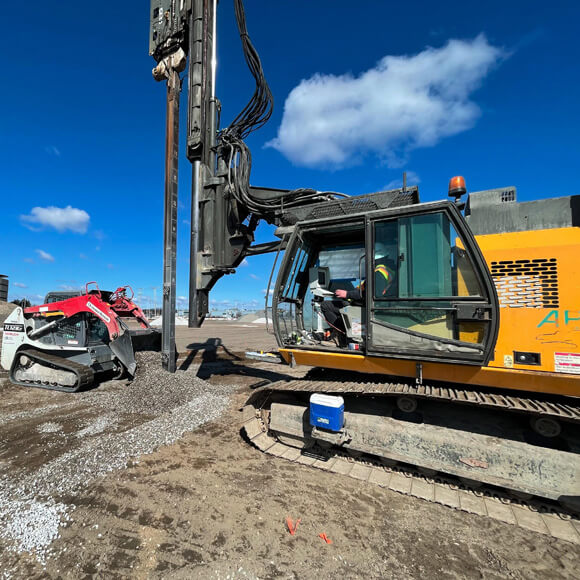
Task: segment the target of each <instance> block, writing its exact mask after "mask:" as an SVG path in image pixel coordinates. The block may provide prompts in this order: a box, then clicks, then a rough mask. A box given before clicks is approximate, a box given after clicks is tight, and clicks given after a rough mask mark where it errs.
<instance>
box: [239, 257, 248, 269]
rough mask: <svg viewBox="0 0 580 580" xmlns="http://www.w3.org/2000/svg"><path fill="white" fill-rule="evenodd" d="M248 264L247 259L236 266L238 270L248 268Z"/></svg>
mask: <svg viewBox="0 0 580 580" xmlns="http://www.w3.org/2000/svg"><path fill="white" fill-rule="evenodd" d="M249 265H250V262H248V259H247V258H244V259H243V260H242V261H241V262H240V265H239V266H238V268H245V267H246V266H249Z"/></svg>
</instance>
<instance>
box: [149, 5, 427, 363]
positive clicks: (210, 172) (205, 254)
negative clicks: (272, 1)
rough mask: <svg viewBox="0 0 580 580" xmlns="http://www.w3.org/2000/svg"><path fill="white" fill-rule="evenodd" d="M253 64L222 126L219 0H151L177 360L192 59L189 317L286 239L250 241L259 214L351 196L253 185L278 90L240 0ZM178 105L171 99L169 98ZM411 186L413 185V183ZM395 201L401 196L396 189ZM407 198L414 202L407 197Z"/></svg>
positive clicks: (167, 281)
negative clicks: (251, 143) (250, 258)
mask: <svg viewBox="0 0 580 580" xmlns="http://www.w3.org/2000/svg"><path fill="white" fill-rule="evenodd" d="M234 7H235V13H236V20H237V24H238V29H239V32H240V38H241V42H242V48H243V51H244V56H245V59H246V63H247V65H248V68H249V69H250V72H251V74H252V76H253V77H254V80H255V90H254V94H253V95H252V97H251V99H250V101H249V102H248V104H247V105H246V106H245V107H244V109H243V110H242V111H241V112H240V113H239V114H238V116H237V117H236V118H235V119H234V120H233V121H232V122H231V123H230V125H229V126H228V127H226V128H224V129H221V130H220V128H219V127H218V121H217V119H218V111H219V108H220V107H219V101H218V99H217V98H216V95H215V77H216V56H215V55H216V10H217V0H152V2H151V29H150V44H149V52H150V54H151V56H153V57H154V58H155V60H156V61H157V63H158V64H157V66H156V67H155V69H154V70H153V76H154V78H155V79H156V80H159V81H164V80H166V81H167V83H168V93H167V95H168V108H167V111H168V115H167V140H166V144H167V147H166V159H167V161H166V172H165V180H166V186H165V195H166V202H165V208H166V210H165V223H166V225H165V232H166V235H165V254H164V285H163V296H164V302H163V304H164V316H163V329H162V333H163V337H164V339H163V354H164V365H165V366H166V368H167V369H168V370H170V371H173V370H174V369H175V364H174V362H173V363H172V362H171V361H172V360H173V359H174V355H173V352H174V347H173V346H171V345H172V344H173V340H174V322H173V320H174V315H173V312H174V310H175V244H176V240H175V225H176V216H175V212H176V210H177V146H178V142H177V135H178V127H177V119H178V117H177V112H178V105H179V90H180V88H181V84H180V82H178V81H177V79H178V75H179V72H181V71H183V70H184V68H185V64H186V63H187V68H188V74H187V84H188V105H187V135H186V139H185V140H186V155H187V158H188V160H189V161H190V162H191V163H192V166H193V171H192V203H191V232H190V233H191V243H190V282H189V326H190V327H198V326H200V325H201V324H202V322H203V320H204V318H205V316H206V314H207V312H208V296H209V291H210V290H211V288H212V287H213V286H214V285H215V283H216V282H217V280H218V279H219V278H221V277H222V276H223V275H224V274H229V273H232V272H233V271H234V269H235V268H236V267H237V266H238V265H239V264H240V263H241V262H242V260H243V259H244V257H245V256H247V255H251V254H259V253H265V252H269V251H275V250H276V249H277V248H278V247H279V246H280V243H283V242H272V243H268V244H260V245H258V246H252V245H251V244H252V242H253V240H254V235H253V234H254V231H255V229H256V227H257V225H258V223H259V221H260V220H266V221H267V222H268V223H270V224H275V225H278V226H283V225H293V224H294V223H296V221H298V219H300V218H303V217H305V215H304V214H303V210H304V208H305V207H308V208H311V207H312V205H313V204H317V203H318V202H322V203H328V202H329V201H332V200H338V199H339V198H340V197H346V196H344V195H343V194H337V193H332V192H318V191H315V190H313V189H296V190H284V189H274V188H259V187H252V186H250V182H249V180H250V171H251V163H252V161H251V154H250V150H249V149H248V147H247V146H246V144H245V143H244V139H245V138H246V137H247V136H248V135H249V134H250V133H251V132H252V131H254V130H255V129H258V128H259V127H261V126H262V125H264V123H266V122H267V121H268V119H269V118H270V116H271V114H272V107H273V99H272V94H271V92H270V88H269V87H268V83H267V82H266V79H265V77H264V73H263V71H262V65H261V62H260V58H259V56H258V53H257V52H256V50H255V48H254V46H253V45H252V42H251V40H250V37H249V36H248V31H247V28H246V22H245V14H244V8H243V3H242V1H241V0H234ZM171 105H172V106H171ZM409 191H410V192H413V191H415V190H413V189H412V188H411V189H410V190H409ZM388 203H389V204H390V205H392V204H393V203H394V196H393V195H391V196H389V201H388ZM407 203H408V202H407Z"/></svg>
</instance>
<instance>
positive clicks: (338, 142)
mask: <svg viewBox="0 0 580 580" xmlns="http://www.w3.org/2000/svg"><path fill="white" fill-rule="evenodd" d="M504 56H505V53H504V51H503V50H502V49H500V48H497V47H494V46H492V45H490V44H489V43H488V41H487V39H486V37H485V36H484V35H483V34H480V35H479V36H477V37H476V38H474V39H473V40H449V41H448V42H447V44H446V45H445V46H443V47H442V48H431V47H428V48H426V49H425V50H423V51H422V52H420V53H419V54H415V55H411V56H408V55H405V56H385V57H384V58H382V59H381V60H380V61H379V62H378V63H377V65H376V66H375V67H374V68H372V69H370V70H367V71H365V72H363V73H362V74H360V75H359V76H356V77H355V76H353V75H352V74H343V75H339V76H337V75H328V74H316V75H314V76H313V77H311V78H309V79H306V80H303V81H301V82H300V84H299V85H298V86H297V87H295V88H294V89H293V90H292V91H291V92H290V94H289V95H288V98H287V99H286V103H285V105H284V115H283V118H282V123H281V125H280V127H279V129H278V136H277V137H276V138H275V139H273V140H272V141H270V142H269V143H267V146H270V147H274V148H275V149H277V150H278V151H280V152H281V153H282V154H283V155H285V156H286V157H287V158H288V159H290V161H292V162H293V163H295V164H296V165H304V166H307V167H320V166H327V167H333V168H339V167H344V166H348V165H353V164H355V163H357V162H360V160H361V158H362V157H363V156H365V155H368V154H374V155H376V156H378V157H379V158H381V160H384V161H386V162H387V163H388V164H389V165H390V166H391V167H399V166H401V165H402V163H404V161H403V159H404V158H405V156H406V154H407V153H408V152H409V151H410V150H412V149H415V148H418V147H430V146H433V145H435V144H436V143H437V142H439V141H440V140H441V139H443V138H444V137H448V136H450V135H455V134H457V133H460V132H462V131H465V130H467V129H470V128H471V127H473V125H474V124H475V122H476V120H477V118H478V117H479V115H480V114H481V112H480V109H479V107H478V106H477V105H476V104H475V103H474V102H473V101H471V100H470V96H471V93H472V92H473V91H474V90H475V89H477V88H478V87H479V86H480V85H481V82H482V80H483V78H484V77H485V76H486V75H487V73H488V72H489V71H490V69H491V68H492V67H493V66H494V65H495V64H497V63H498V62H499V61H500V59H501V58H502V57H504Z"/></svg>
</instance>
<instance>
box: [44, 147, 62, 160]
mask: <svg viewBox="0 0 580 580" xmlns="http://www.w3.org/2000/svg"><path fill="white" fill-rule="evenodd" d="M44 150H45V151H46V152H47V153H48V154H49V155H54V156H55V157H60V149H58V148H57V147H55V146H54V145H48V146H47V147H45V148H44Z"/></svg>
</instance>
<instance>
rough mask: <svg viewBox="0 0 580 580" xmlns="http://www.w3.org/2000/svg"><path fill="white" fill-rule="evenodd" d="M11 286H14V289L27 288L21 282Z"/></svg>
mask: <svg viewBox="0 0 580 580" xmlns="http://www.w3.org/2000/svg"><path fill="white" fill-rule="evenodd" d="M12 286H16V288H28V286H27V285H26V284H22V282H14V284H12Z"/></svg>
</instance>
